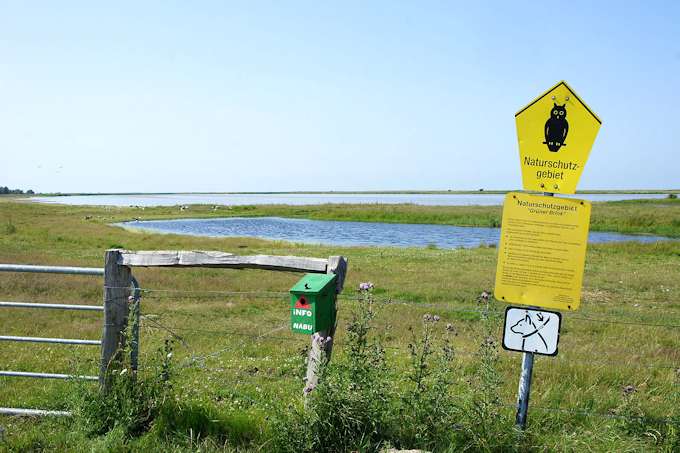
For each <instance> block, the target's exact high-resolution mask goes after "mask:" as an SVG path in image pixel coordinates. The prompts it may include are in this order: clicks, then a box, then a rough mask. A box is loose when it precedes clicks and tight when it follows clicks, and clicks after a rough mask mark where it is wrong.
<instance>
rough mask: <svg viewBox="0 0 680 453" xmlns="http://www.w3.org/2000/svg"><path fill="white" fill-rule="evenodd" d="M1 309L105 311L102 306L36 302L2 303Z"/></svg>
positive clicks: (0, 303) (0, 304)
mask: <svg viewBox="0 0 680 453" xmlns="http://www.w3.org/2000/svg"><path fill="white" fill-rule="evenodd" d="M0 307H13V308H51V309H56V310H85V311H104V307H103V306H102V305H76V304H42V303H34V302H0Z"/></svg>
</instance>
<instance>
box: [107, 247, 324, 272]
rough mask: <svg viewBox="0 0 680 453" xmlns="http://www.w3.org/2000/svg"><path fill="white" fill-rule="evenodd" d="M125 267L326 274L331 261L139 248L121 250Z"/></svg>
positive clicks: (119, 258)
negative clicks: (257, 270) (207, 268)
mask: <svg viewBox="0 0 680 453" xmlns="http://www.w3.org/2000/svg"><path fill="white" fill-rule="evenodd" d="M117 264H119V265H122V266H153V267H155V266H171V267H218V268H231V269H266V270H274V271H291V272H317V273H325V272H326V270H327V268H328V260H327V259H323V258H307V257H300V256H270V255H250V256H239V255H233V254H231V253H225V252H213V251H138V252H132V251H127V250H120V254H119V257H118V263H117Z"/></svg>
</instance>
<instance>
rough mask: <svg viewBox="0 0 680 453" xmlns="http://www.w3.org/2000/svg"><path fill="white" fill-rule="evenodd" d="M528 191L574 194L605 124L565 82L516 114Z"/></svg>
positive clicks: (523, 170) (523, 174)
mask: <svg viewBox="0 0 680 453" xmlns="http://www.w3.org/2000/svg"><path fill="white" fill-rule="evenodd" d="M515 123H516V124H517V139H518V141H519V156H520V161H521V167H522V185H523V186H524V189H525V190H537V191H542V192H554V193H574V192H575V191H576V184H578V180H579V179H580V178H581V173H582V172H583V167H584V166H585V165H586V162H587V161H588V155H589V154H590V149H591V148H592V146H593V143H594V142H595V137H596V136H597V132H598V131H599V130H600V124H602V121H600V119H599V118H598V117H597V115H596V114H595V113H594V112H593V111H592V110H591V109H590V107H588V106H587V105H586V104H585V102H583V101H582V100H581V98H580V97H578V95H577V94H576V93H574V90H572V89H571V88H570V87H569V85H567V84H566V82H564V81H563V82H560V83H558V84H557V85H555V86H554V87H552V88H551V89H549V90H548V91H546V92H545V93H543V94H542V95H541V96H539V97H538V98H536V99H535V100H534V101H533V102H531V104H529V105H527V106H526V107H524V108H523V109H522V110H520V111H519V112H517V113H516V114H515Z"/></svg>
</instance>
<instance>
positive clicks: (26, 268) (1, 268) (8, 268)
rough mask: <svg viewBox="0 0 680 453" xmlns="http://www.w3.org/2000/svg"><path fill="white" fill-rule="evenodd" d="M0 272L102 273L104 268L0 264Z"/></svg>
mask: <svg viewBox="0 0 680 453" xmlns="http://www.w3.org/2000/svg"><path fill="white" fill-rule="evenodd" d="M0 272H32V273H38V274H74V275H104V268H99V267H68V266H34V265H29V264H0Z"/></svg>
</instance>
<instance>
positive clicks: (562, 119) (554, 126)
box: [543, 102, 569, 153]
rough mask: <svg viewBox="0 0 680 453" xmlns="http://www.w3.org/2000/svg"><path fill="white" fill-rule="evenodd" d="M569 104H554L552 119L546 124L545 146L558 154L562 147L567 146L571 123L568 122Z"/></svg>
mask: <svg viewBox="0 0 680 453" xmlns="http://www.w3.org/2000/svg"><path fill="white" fill-rule="evenodd" d="M566 105H567V104H563V105H557V104H556V103H554V102H553V108H552V110H551V111H550V118H548V121H546V122H545V131H544V132H545V141H544V142H543V144H544V145H547V146H548V149H549V150H550V151H552V152H553V153H554V152H557V150H559V149H560V147H562V146H567V144H566V143H565V142H564V141H565V140H566V139H567V133H568V132H569V123H568V122H567V108H566Z"/></svg>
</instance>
